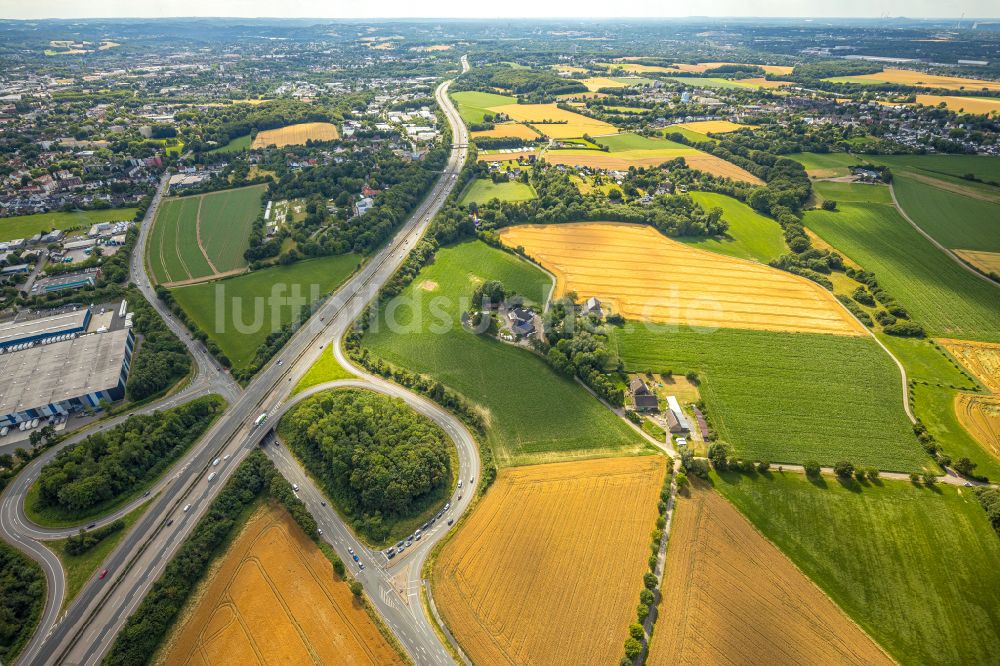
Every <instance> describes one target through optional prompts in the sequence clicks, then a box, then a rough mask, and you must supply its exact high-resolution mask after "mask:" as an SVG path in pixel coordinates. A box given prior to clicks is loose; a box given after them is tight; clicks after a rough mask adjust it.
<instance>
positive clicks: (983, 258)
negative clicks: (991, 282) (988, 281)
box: [952, 250, 1000, 275]
mask: <svg viewBox="0 0 1000 666" xmlns="http://www.w3.org/2000/svg"><path fill="white" fill-rule="evenodd" d="M952 252H954V253H955V254H957V255H958V257H959V258H960V259H961V260H962V261H966V262H968V263H970V264H972V265H973V266H974V267H975V268H977V269H979V270H980V271H982V272H983V273H986V274H987V275H988V274H990V273H997V274H1000V252H977V251H974V250H952Z"/></svg>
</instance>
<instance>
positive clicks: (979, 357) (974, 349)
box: [938, 339, 1000, 394]
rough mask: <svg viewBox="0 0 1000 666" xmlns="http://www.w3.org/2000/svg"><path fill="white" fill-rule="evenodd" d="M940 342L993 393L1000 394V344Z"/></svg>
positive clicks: (946, 340) (957, 341) (959, 341)
mask: <svg viewBox="0 0 1000 666" xmlns="http://www.w3.org/2000/svg"><path fill="white" fill-rule="evenodd" d="M938 342H939V343H940V344H941V346H942V347H944V348H945V349H947V350H948V353H949V354H951V355H952V356H954V357H955V358H956V359H957V360H958V362H959V363H961V364H962V365H964V366H965V367H966V368H967V369H968V370H969V372H971V373H972V374H974V375H975V376H976V379H978V380H979V381H980V382H981V383H982V384H983V386H985V387H986V388H987V389H988V390H989V391H990V392H991V393H994V394H1000V344H996V343H989V342H971V341H968V340H949V339H938Z"/></svg>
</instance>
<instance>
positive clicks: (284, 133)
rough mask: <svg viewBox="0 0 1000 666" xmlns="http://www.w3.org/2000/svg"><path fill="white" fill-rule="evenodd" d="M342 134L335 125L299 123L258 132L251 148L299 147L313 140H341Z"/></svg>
mask: <svg viewBox="0 0 1000 666" xmlns="http://www.w3.org/2000/svg"><path fill="white" fill-rule="evenodd" d="M339 138H340V133H339V132H338V131H337V126H336V125H334V124H333V123H299V124H297V125H288V126H287V127H279V128H278V129H271V130H264V131H263V132H258V133H257V136H256V137H254V140H253V145H252V146H251V148H266V147H267V146H277V147H278V148H281V147H282V146H298V145H301V144H304V143H305V142H306V141H309V140H310V139H312V140H313V141H332V140H333V139H339Z"/></svg>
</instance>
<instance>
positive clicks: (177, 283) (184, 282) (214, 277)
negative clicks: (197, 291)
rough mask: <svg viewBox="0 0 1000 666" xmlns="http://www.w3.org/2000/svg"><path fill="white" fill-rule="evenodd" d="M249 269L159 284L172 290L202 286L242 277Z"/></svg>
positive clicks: (237, 269) (235, 269) (238, 269)
mask: <svg viewBox="0 0 1000 666" xmlns="http://www.w3.org/2000/svg"><path fill="white" fill-rule="evenodd" d="M249 272H250V268H249V267H247V268H234V269H233V270H231V271H224V272H222V273H213V274H212V275H204V276H202V277H196V278H190V279H188V280H176V281H174V282H161V283H160V284H161V285H163V286H164V287H169V288H171V289H172V288H174V287H187V286H190V285H192V284H202V283H203V282H214V281H215V280H221V279H223V278H227V277H233V276H234V275H243V274H244V273H249Z"/></svg>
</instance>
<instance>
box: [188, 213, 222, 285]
mask: <svg viewBox="0 0 1000 666" xmlns="http://www.w3.org/2000/svg"><path fill="white" fill-rule="evenodd" d="M204 203H205V195H204V194H202V195H201V196H200V197H198V212H197V213H195V216H194V235H195V238H196V239H197V241H198V249H199V250H201V256H203V257H205V261H207V262H208V267H209V268H211V269H212V273H213V274H218V272H219V269H218V268H216V267H215V264H213V263H212V258H211V257H209V256H208V250H206V249H205V244H204V243H202V242H201V207H202V206H203V205H204ZM188 272H189V273H190V271H188ZM192 277H193V276H192Z"/></svg>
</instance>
